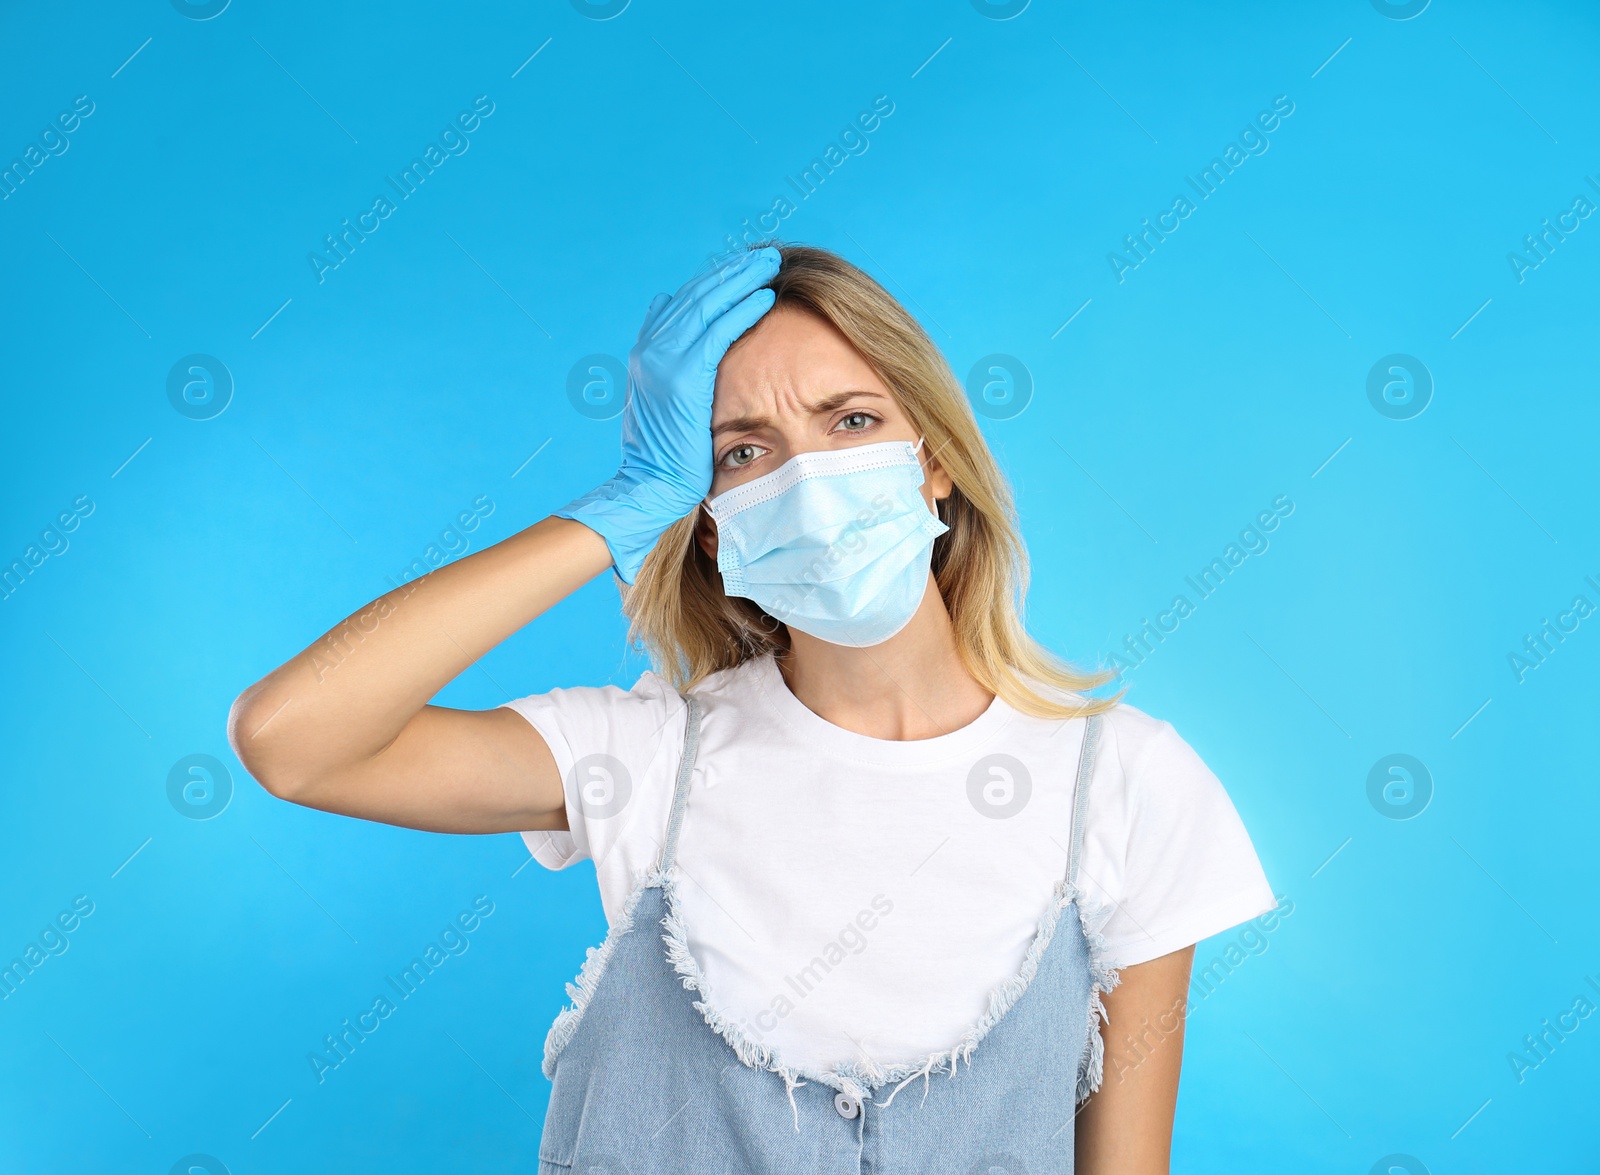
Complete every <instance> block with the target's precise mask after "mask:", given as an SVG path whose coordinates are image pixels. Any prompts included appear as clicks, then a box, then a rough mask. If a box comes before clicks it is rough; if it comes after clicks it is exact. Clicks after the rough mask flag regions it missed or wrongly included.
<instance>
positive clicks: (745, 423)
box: [711, 388, 889, 437]
mask: <svg viewBox="0 0 1600 1175" xmlns="http://www.w3.org/2000/svg"><path fill="white" fill-rule="evenodd" d="M862 397H867V398H869V399H873V400H887V399H888V398H889V397H888V396H885V395H884V394H883V393H882V392H873V391H868V390H867V389H866V388H847V389H846V390H844V391H842V392H830V393H829V394H828V395H826V396H823V397H822V398H821V399H820V400H817V401H815V402H814V403H811V404H807V405H805V406H804V407H805V410H806V411H807V412H809V413H810V414H811V415H813V416H820V415H822V414H824V413H827V412H835V411H837V410H838V409H840V408H843V407H844V406H845V405H846V404H848V403H849V402H850V401H851V400H857V399H860V398H862ZM771 424H772V418H771V417H770V416H735V417H734V418H733V419H732V420H725V421H723V422H722V423H721V424H718V425H715V426H713V427H712V429H711V435H712V436H714V437H715V436H720V435H721V434H723V433H726V432H754V431H755V430H757V429H762V428H768V427H770V426H771Z"/></svg>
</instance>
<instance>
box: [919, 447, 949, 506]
mask: <svg viewBox="0 0 1600 1175" xmlns="http://www.w3.org/2000/svg"><path fill="white" fill-rule="evenodd" d="M922 472H923V476H924V482H923V486H922V492H923V493H924V494H926V495H927V497H928V498H929V499H930V500H931V501H934V502H942V501H944V500H945V499H946V498H948V497H949V496H950V491H952V490H953V489H955V488H956V483H955V481H954V480H953V479H952V478H951V476H950V475H949V474H948V473H946V472H945V469H944V466H943V465H940V464H939V459H938V458H937V457H934V456H924V457H923V458H922Z"/></svg>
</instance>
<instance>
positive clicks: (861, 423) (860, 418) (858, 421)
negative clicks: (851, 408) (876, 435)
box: [839, 410, 878, 432]
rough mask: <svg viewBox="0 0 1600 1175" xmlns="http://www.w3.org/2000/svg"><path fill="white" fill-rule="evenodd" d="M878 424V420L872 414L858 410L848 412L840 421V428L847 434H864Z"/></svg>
mask: <svg viewBox="0 0 1600 1175" xmlns="http://www.w3.org/2000/svg"><path fill="white" fill-rule="evenodd" d="M877 422H878V418H877V417H876V416H874V415H873V414H872V413H870V412H863V411H860V410H857V411H855V412H847V413H845V415H844V416H843V417H842V418H840V420H839V427H840V428H842V429H844V431H845V432H864V431H865V430H866V429H869V428H871V427H872V426H873V425H874V424H876V423H877Z"/></svg>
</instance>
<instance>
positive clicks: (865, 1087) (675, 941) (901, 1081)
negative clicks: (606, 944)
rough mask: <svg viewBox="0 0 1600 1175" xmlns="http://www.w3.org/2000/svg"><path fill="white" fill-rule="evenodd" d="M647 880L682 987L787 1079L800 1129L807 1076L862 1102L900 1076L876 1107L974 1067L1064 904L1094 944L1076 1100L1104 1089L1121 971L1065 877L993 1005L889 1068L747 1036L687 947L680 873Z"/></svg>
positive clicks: (756, 1060)
mask: <svg viewBox="0 0 1600 1175" xmlns="http://www.w3.org/2000/svg"><path fill="white" fill-rule="evenodd" d="M647 884H649V885H660V886H661V888H662V892H663V895H664V897H665V898H666V917H664V918H663V919H662V922H661V925H662V927H663V928H664V929H665V930H666V934H664V935H662V941H663V942H664V943H666V946H667V959H668V961H669V962H670V963H671V964H672V966H673V968H674V969H675V970H676V971H677V972H678V974H679V975H680V976H681V977H682V982H683V986H684V987H686V988H688V989H689V990H691V991H693V992H695V993H696V994H697V995H698V996H699V997H700V998H699V999H697V1000H695V1001H694V1008H695V1009H696V1010H697V1011H698V1012H699V1013H700V1014H701V1016H703V1017H704V1018H705V1021H706V1024H707V1026H708V1027H710V1028H711V1030H712V1031H714V1032H715V1033H717V1035H719V1036H721V1037H722V1039H723V1040H724V1041H726V1042H727V1044H728V1047H730V1048H731V1049H733V1052H734V1055H735V1056H736V1057H738V1059H739V1061H740V1062H741V1063H743V1064H744V1065H746V1066H748V1067H750V1068H753V1069H765V1070H768V1071H769V1072H772V1073H776V1074H777V1075H778V1076H779V1077H781V1078H783V1083H784V1087H785V1090H786V1091H787V1093H788V1096H789V1106H790V1109H791V1110H792V1111H793V1112H794V1125H795V1130H796V1131H798V1130H799V1129H800V1111H799V1107H798V1106H797V1105H796V1103H795V1100H794V1091H795V1089H796V1088H797V1087H799V1086H801V1085H804V1084H806V1081H805V1080H802V1078H805V1079H809V1080H811V1081H815V1082H817V1083H818V1084H820V1085H824V1086H827V1087H828V1088H830V1089H835V1090H838V1091H839V1092H841V1093H843V1094H846V1095H847V1096H849V1097H852V1098H855V1099H857V1100H861V1101H864V1100H866V1099H867V1098H868V1097H870V1096H871V1093H872V1091H875V1090H877V1089H878V1088H879V1087H881V1086H884V1085H887V1084H890V1083H891V1082H895V1083H897V1084H896V1085H895V1088H894V1090H893V1091H892V1092H891V1093H890V1094H889V1096H888V1098H886V1099H885V1100H884V1101H881V1102H878V1101H874V1102H873V1104H874V1105H877V1106H887V1105H888V1104H889V1103H890V1102H892V1101H893V1100H894V1097H895V1094H898V1093H899V1092H900V1090H901V1089H902V1088H904V1087H905V1086H906V1085H907V1084H909V1083H910V1082H911V1081H914V1080H915V1079H916V1078H918V1077H921V1078H923V1082H924V1085H923V1094H922V1096H923V1098H924V1100H926V1098H927V1096H928V1092H927V1082H928V1080H929V1079H930V1077H931V1076H932V1074H934V1073H949V1074H950V1076H952V1077H954V1076H955V1074H956V1072H957V1070H958V1069H959V1067H960V1062H961V1061H963V1060H965V1061H966V1062H967V1065H968V1068H970V1067H971V1064H972V1052H973V1050H974V1049H976V1048H977V1047H978V1045H979V1043H980V1042H981V1041H982V1040H983V1038H984V1037H986V1036H987V1035H988V1034H989V1032H990V1030H991V1029H993V1028H994V1026H995V1025H996V1024H998V1023H999V1022H1000V1020H1001V1019H1002V1018H1003V1017H1004V1016H1005V1014H1006V1013H1007V1012H1009V1011H1010V1010H1011V1007H1012V1006H1013V1005H1014V1004H1015V1003H1016V1002H1017V1000H1018V999H1020V998H1021V996H1022V993H1023V992H1025V991H1027V989H1028V986H1029V985H1030V984H1031V983H1032V982H1033V978H1034V976H1035V975H1036V974H1037V973H1038V970H1039V962H1040V960H1041V959H1042V958H1043V957H1044V952H1045V949H1046V948H1047V947H1049V945H1050V942H1051V940H1052V939H1053V938H1054V937H1055V932H1056V927H1057V925H1058V923H1059V922H1060V918H1061V911H1062V910H1063V909H1064V908H1065V907H1067V906H1068V905H1073V904H1074V903H1077V905H1076V909H1077V911H1078V920H1079V924H1080V925H1081V926H1082V928H1083V934H1084V939H1085V941H1086V942H1087V944H1088V949H1089V975H1090V990H1089V1026H1088V1032H1087V1040H1086V1041H1085V1042H1084V1051H1083V1056H1082V1058H1081V1059H1080V1061H1079V1064H1078V1083H1077V1089H1076V1090H1075V1091H1074V1094H1075V1102H1082V1101H1083V1100H1084V1099H1085V1098H1087V1097H1088V1096H1089V1095H1090V1094H1091V1093H1093V1092H1094V1091H1095V1090H1097V1089H1099V1088H1100V1082H1101V1078H1102V1074H1103V1071H1104V1057H1105V1046H1104V1042H1103V1039H1102V1037H1101V1032H1100V1026H1101V1024H1102V1023H1104V1022H1108V1021H1107V1017H1106V1010H1105V1005H1104V1004H1103V1003H1102V1002H1101V996H1102V995H1103V994H1104V993H1105V992H1108V991H1110V990H1111V989H1112V988H1114V987H1116V985H1117V983H1118V981H1119V978H1120V977H1119V975H1118V973H1117V971H1116V970H1115V969H1114V968H1111V967H1107V966H1106V965H1105V962H1104V958H1103V954H1104V948H1105V942H1104V938H1103V936H1102V935H1101V934H1099V932H1097V931H1094V930H1091V929H1090V928H1089V925H1088V920H1087V918H1086V916H1085V914H1084V911H1083V907H1082V904H1081V902H1078V898H1079V894H1078V892H1077V891H1076V890H1075V889H1074V888H1073V887H1072V885H1071V884H1070V883H1069V882H1068V881H1067V880H1066V879H1062V880H1060V881H1058V882H1056V887H1055V894H1054V899H1053V900H1052V901H1051V903H1050V906H1049V908H1048V909H1046V910H1045V912H1044V914H1043V915H1041V916H1040V919H1039V926H1038V930H1037V931H1036V932H1035V934H1034V938H1033V941H1032V943H1030V944H1029V946H1028V952H1027V954H1026V955H1025V956H1024V957H1023V960H1022V965H1021V966H1020V967H1019V968H1018V969H1017V973H1016V974H1015V975H1013V976H1011V977H1010V978H1009V979H1007V980H1005V981H1004V982H1003V983H1001V984H1000V985H999V986H998V987H996V988H995V989H994V990H993V991H991V992H990V993H989V1008H988V1011H987V1012H986V1013H985V1014H984V1017H983V1019H981V1020H980V1021H978V1023H977V1024H975V1025H973V1026H972V1027H971V1028H969V1029H968V1030H967V1031H966V1032H965V1033H963V1034H962V1036H961V1039H960V1040H958V1041H957V1042H956V1043H955V1044H954V1045H953V1046H952V1047H950V1048H948V1049H939V1050H936V1051H934V1052H932V1053H929V1054H928V1056H927V1057H926V1058H925V1059H924V1061H923V1063H922V1064H920V1065H912V1064H900V1065H892V1066H889V1067H887V1068H885V1067H884V1066H881V1065H877V1064H873V1063H871V1062H864V1063H861V1064H853V1065H846V1066H841V1067H836V1068H834V1069H829V1070H826V1071H818V1070H813V1069H809V1068H806V1067H804V1066H791V1065H785V1064H784V1063H783V1061H782V1059H781V1058H780V1057H779V1055H778V1053H777V1051H776V1050H774V1049H772V1048H769V1047H768V1046H766V1045H763V1044H759V1043H757V1042H756V1041H753V1040H751V1039H750V1038H749V1037H748V1036H746V1035H745V1034H744V1032H743V1030H741V1029H740V1028H739V1027H737V1026H736V1025H735V1024H733V1023H731V1022H730V1021H729V1019H728V1018H727V1016H725V1015H724V1014H723V1013H722V1012H721V1011H720V1010H718V1009H717V1008H714V1007H712V1006H711V1004H710V1002H709V992H708V990H707V984H706V978H705V973H704V972H703V971H701V970H700V964H699V963H698V962H696V960H695V958H694V956H693V955H692V954H691V953H690V951H689V944H688V938H687V933H686V930H685V927H684V924H683V922H682V920H681V919H680V918H679V917H678V913H677V900H676V896H677V894H676V885H675V882H674V879H673V878H672V877H671V876H670V875H669V874H667V873H662V872H657V873H656V874H655V875H653V876H652V877H651V878H650V879H649V880H648V881H647Z"/></svg>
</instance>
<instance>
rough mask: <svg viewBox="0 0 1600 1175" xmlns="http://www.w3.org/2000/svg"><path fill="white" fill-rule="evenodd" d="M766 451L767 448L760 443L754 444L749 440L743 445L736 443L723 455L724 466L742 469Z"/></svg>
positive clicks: (725, 467)
mask: <svg viewBox="0 0 1600 1175" xmlns="http://www.w3.org/2000/svg"><path fill="white" fill-rule="evenodd" d="M765 452H766V450H765V449H763V448H762V447H761V446H760V445H752V444H749V443H748V442H747V443H745V444H743V445H735V446H734V447H733V448H731V449H729V450H728V451H727V452H726V453H724V454H723V455H722V467H723V468H724V469H741V468H743V467H744V466H746V465H749V464H750V462H752V461H754V460H755V459H756V458H757V457H759V456H761V454H763V453H765Z"/></svg>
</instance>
